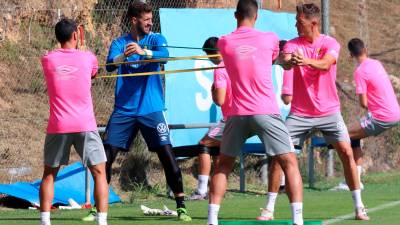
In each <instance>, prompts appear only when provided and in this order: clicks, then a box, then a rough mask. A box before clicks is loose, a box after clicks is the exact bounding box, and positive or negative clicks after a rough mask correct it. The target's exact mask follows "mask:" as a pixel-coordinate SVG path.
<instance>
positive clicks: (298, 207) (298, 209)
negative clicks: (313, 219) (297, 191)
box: [290, 202, 303, 225]
mask: <svg viewBox="0 0 400 225" xmlns="http://www.w3.org/2000/svg"><path fill="white" fill-rule="evenodd" d="M290 208H291V209H292V219H293V223H294V224H297V225H303V203H302V202H293V203H290Z"/></svg>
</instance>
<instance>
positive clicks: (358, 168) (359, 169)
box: [357, 166, 362, 183]
mask: <svg viewBox="0 0 400 225" xmlns="http://www.w3.org/2000/svg"><path fill="white" fill-rule="evenodd" d="M357 171H358V180H359V181H360V183H361V173H362V166H357Z"/></svg>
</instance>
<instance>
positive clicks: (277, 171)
mask: <svg viewBox="0 0 400 225" xmlns="http://www.w3.org/2000/svg"><path fill="white" fill-rule="evenodd" d="M282 175H283V171H282V168H281V166H280V165H279V163H278V161H277V160H276V159H274V158H271V157H269V162H268V193H267V200H266V203H265V207H264V208H261V213H260V216H259V217H257V220H273V219H274V211H275V202H276V199H277V197H278V192H279V187H280V183H281V177H282Z"/></svg>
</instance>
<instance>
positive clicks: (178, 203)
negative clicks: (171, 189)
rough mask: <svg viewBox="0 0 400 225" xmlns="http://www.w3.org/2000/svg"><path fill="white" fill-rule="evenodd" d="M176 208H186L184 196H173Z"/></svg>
mask: <svg viewBox="0 0 400 225" xmlns="http://www.w3.org/2000/svg"><path fill="white" fill-rule="evenodd" d="M175 201H176V208H177V209H178V208H186V206H185V196H179V197H175Z"/></svg>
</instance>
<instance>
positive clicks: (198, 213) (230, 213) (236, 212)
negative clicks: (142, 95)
mask: <svg viewBox="0 0 400 225" xmlns="http://www.w3.org/2000/svg"><path fill="white" fill-rule="evenodd" d="M364 183H365V185H366V189H365V191H364V192H363V199H364V203H365V204H366V205H367V207H368V208H370V209H372V212H371V213H369V214H370V217H371V219H372V220H371V221H369V222H359V221H354V220H352V218H351V219H345V220H340V221H336V222H334V223H331V224H338V225H352V224H363V225H370V224H379V225H395V224H400V222H399V221H400V213H399V208H400V173H399V172H396V173H388V174H374V175H370V176H368V177H366V178H365V182H364ZM319 186H320V187H322V188H321V189H319V190H310V189H305V190H304V217H305V219H306V220H323V221H325V222H327V221H328V220H330V219H334V218H337V217H339V216H343V215H346V214H350V213H353V207H352V200H351V195H350V193H349V192H334V191H327V187H328V186H329V185H328V184H325V186H324V185H322V184H320V185H319ZM264 201H265V196H264V195H262V194H256V193H252V192H250V193H246V194H241V193H236V192H229V193H228V194H227V196H226V200H225V201H224V203H223V205H222V209H221V212H220V219H221V220H253V219H254V218H255V217H256V216H258V213H259V208H260V207H262V206H263V205H264ZM393 202H395V204H394V205H392V206H389V207H387V208H385V209H379V208H378V209H377V210H376V211H375V210H374V208H376V207H379V206H382V205H385V204H388V203H393ZM396 202H397V203H396ZM140 204H145V205H146V206H149V207H154V208H162V204H166V205H167V206H168V207H170V208H171V209H174V202H173V201H172V200H170V199H167V198H156V199H155V200H151V201H137V202H136V203H133V204H118V205H113V206H112V207H111V208H110V212H109V224H110V225H114V224H115V225H120V224H143V225H146V224H148V225H150V224H158V225H161V224H163V225H164V224H166V225H174V224H181V222H179V221H177V220H176V219H175V218H170V217H148V216H143V215H142V213H141V211H140V208H139V207H140ZM187 207H188V208H189V210H190V215H191V216H192V217H193V221H192V222H190V223H187V224H196V225H197V224H199V225H204V224H206V217H207V202H206V201H201V202H187ZM275 211H276V213H275V217H276V219H289V218H290V211H289V206H288V200H287V198H286V196H285V195H279V197H278V201H277V206H276V209H275ZM85 215H86V211H84V210H75V211H56V212H53V213H52V224H53V225H67V224H68V225H74V224H83V222H81V221H80V218H81V217H83V216H85ZM38 216H39V215H38V212H37V211H29V210H5V211H0V224H1V225H3V224H4V225H28V224H29V225H30V224H39V221H38ZM330 222H332V221H330ZM86 224H94V223H90V222H89V223H87V222H86Z"/></svg>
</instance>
